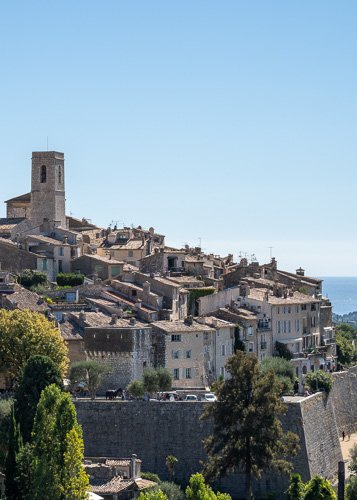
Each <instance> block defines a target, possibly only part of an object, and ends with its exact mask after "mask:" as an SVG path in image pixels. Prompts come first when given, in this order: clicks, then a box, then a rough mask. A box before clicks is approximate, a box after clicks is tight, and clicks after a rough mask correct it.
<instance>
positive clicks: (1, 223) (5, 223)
mask: <svg viewBox="0 0 357 500" xmlns="http://www.w3.org/2000/svg"><path fill="white" fill-rule="evenodd" d="M23 220H25V219H24V217H18V218H7V217H3V218H0V231H9V232H10V231H11V229H13V228H14V227H16V226H17V225H18V224H20V222H22V221H23Z"/></svg>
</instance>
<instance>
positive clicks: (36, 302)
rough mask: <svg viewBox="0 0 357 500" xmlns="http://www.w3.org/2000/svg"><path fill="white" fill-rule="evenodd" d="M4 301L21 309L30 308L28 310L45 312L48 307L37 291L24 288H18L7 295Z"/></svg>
mask: <svg viewBox="0 0 357 500" xmlns="http://www.w3.org/2000/svg"><path fill="white" fill-rule="evenodd" d="M6 301H7V302H8V303H11V305H12V306H13V307H16V309H20V310H21V311H23V310H24V309H30V311H37V312H45V311H47V310H48V309H49V307H48V305H47V304H46V303H45V302H43V300H42V299H41V298H40V296H39V295H37V293H34V292H31V291H30V290H27V289H26V288H20V289H19V290H17V291H16V292H14V293H12V294H11V295H7V296H6Z"/></svg>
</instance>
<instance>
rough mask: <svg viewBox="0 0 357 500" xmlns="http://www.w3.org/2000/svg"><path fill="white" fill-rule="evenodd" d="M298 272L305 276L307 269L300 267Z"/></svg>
mask: <svg viewBox="0 0 357 500" xmlns="http://www.w3.org/2000/svg"><path fill="white" fill-rule="evenodd" d="M296 274H297V275H298V276H305V269H303V268H302V267H299V269H296Z"/></svg>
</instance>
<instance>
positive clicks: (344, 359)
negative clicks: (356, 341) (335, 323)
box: [336, 333, 356, 365]
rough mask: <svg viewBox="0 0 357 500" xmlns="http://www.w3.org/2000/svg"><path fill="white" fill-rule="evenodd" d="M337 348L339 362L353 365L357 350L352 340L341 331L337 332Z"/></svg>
mask: <svg viewBox="0 0 357 500" xmlns="http://www.w3.org/2000/svg"><path fill="white" fill-rule="evenodd" d="M336 348H337V356H338V361H339V363H342V364H343V365H351V364H352V363H353V362H354V361H355V358H356V351H355V348H354V346H353V344H352V341H351V340H349V339H348V338H346V337H345V336H344V335H342V334H339V333H337V334H336Z"/></svg>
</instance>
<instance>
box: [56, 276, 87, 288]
mask: <svg viewBox="0 0 357 500" xmlns="http://www.w3.org/2000/svg"><path fill="white" fill-rule="evenodd" d="M56 281H57V285H59V286H78V285H83V282H84V275H83V274H79V273H78V274H77V273H59V274H57V278H56Z"/></svg>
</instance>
